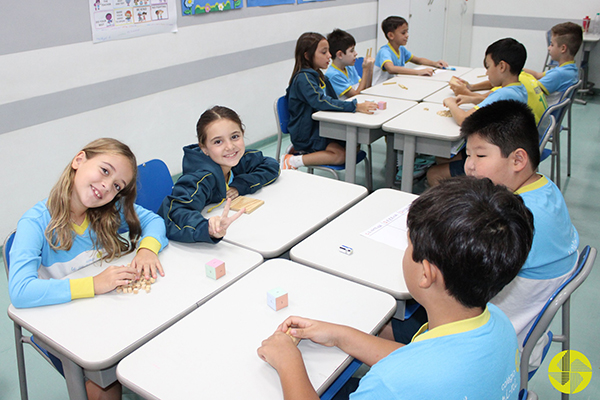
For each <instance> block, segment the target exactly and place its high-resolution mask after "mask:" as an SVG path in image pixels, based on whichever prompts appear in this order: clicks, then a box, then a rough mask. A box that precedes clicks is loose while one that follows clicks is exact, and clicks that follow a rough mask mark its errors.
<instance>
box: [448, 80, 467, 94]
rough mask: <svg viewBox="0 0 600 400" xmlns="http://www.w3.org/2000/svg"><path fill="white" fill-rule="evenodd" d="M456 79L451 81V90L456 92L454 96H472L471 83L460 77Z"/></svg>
mask: <svg viewBox="0 0 600 400" xmlns="http://www.w3.org/2000/svg"><path fill="white" fill-rule="evenodd" d="M454 78H456V79H452V80H450V89H452V91H453V92H454V94H456V95H459V94H470V93H471V89H470V86H469V82H467V81H465V80H464V79H461V78H459V77H454Z"/></svg>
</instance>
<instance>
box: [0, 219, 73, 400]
mask: <svg viewBox="0 0 600 400" xmlns="http://www.w3.org/2000/svg"><path fill="white" fill-rule="evenodd" d="M15 234H16V231H12V232H11V233H10V234H9V235H8V236H7V237H6V240H4V245H3V246H2V258H3V259H4V269H5V270H6V276H7V277H8V271H9V270H10V249H11V247H12V245H13V241H14V239H15ZM14 332H15V348H16V351H17V369H18V372H19V387H20V389H21V399H22V400H27V398H28V395H27V376H26V372H25V353H24V351H23V343H27V344H30V345H31V346H32V347H33V348H34V349H35V350H36V351H37V352H38V353H39V354H40V355H41V356H42V357H43V358H44V359H45V360H46V361H48V362H49V363H50V364H51V365H52V366H54V368H56V370H57V371H58V372H59V373H60V374H61V375H63V376H64V372H63V368H62V363H61V362H60V360H59V359H58V358H57V357H55V356H54V355H53V354H51V353H49V352H48V351H46V350H45V349H44V348H42V347H40V346H39V345H38V344H37V343H35V341H34V339H33V336H24V335H23V331H22V330H21V325H19V324H17V323H16V322H14Z"/></svg>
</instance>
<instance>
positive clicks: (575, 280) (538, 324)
mask: <svg viewBox="0 0 600 400" xmlns="http://www.w3.org/2000/svg"><path fill="white" fill-rule="evenodd" d="M595 260H596V249H595V248H593V247H590V246H586V247H585V248H584V249H583V251H582V252H581V253H580V254H579V260H578V261H577V268H576V269H575V271H574V272H573V274H572V275H571V277H569V279H567V281H566V282H565V283H563V284H562V285H561V286H560V287H559V288H558V289H557V290H556V291H555V292H554V293H553V294H552V296H550V298H549V299H548V301H547V302H546V304H545V305H544V307H543V308H542V310H541V311H540V313H539V314H538V316H537V318H536V319H535V321H534V322H533V325H532V326H531V329H530V330H529V332H528V333H527V336H526V337H525V340H524V341H523V353H522V354H521V365H520V374H521V390H523V389H524V390H525V391H527V385H528V383H529V379H531V378H532V377H533V375H534V374H535V372H536V371H537V370H533V371H529V358H530V357H531V353H532V351H533V349H534V347H535V345H536V344H537V342H538V341H539V339H540V338H541V337H542V336H543V335H548V336H549V339H550V341H549V342H548V345H547V346H546V348H545V349H544V353H543V355H542V360H543V357H544V356H545V355H546V353H547V352H548V348H549V347H550V344H551V343H552V342H560V343H562V351H565V350H569V349H570V346H571V342H570V339H571V294H572V293H573V292H574V291H575V289H577V288H578V287H579V286H581V284H582V283H583V282H584V281H585V279H586V278H587V277H588V275H589V274H590V271H591V270H592V267H593V266H594V261H595ZM561 307H562V328H561V333H562V334H561V335H552V332H547V330H548V326H550V323H551V322H552V319H554V316H555V315H556V313H557V312H558V310H559V309H560V308H561ZM532 394H533V395H535V393H534V392H532V391H529V397H527V398H532ZM535 398H537V397H535ZM564 398H567V399H568V398H569V395H568V394H566V395H565V394H563V399H564Z"/></svg>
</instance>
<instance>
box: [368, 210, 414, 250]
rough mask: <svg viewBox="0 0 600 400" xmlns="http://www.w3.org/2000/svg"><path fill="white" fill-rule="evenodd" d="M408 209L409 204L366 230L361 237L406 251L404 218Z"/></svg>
mask: <svg viewBox="0 0 600 400" xmlns="http://www.w3.org/2000/svg"><path fill="white" fill-rule="evenodd" d="M409 208H410V204H408V205H407V206H405V207H403V208H401V209H399V210H398V211H396V212H395V213H393V214H392V215H390V216H389V217H387V218H385V219H384V220H383V221H381V222H379V223H377V224H375V225H374V226H373V227H371V228H369V229H367V230H366V231H364V232H363V233H361V235H363V236H365V237H368V238H370V239H373V240H376V241H378V242H381V243H384V244H387V245H389V246H392V247H395V248H397V249H400V250H404V249H406V247H408V240H407V239H406V232H407V231H408V228H407V227H406V216H407V215H408V209H409Z"/></svg>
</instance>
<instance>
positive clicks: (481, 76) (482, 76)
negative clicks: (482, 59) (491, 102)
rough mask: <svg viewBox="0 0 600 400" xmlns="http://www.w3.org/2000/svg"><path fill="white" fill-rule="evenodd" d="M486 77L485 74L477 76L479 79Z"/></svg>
mask: <svg viewBox="0 0 600 400" xmlns="http://www.w3.org/2000/svg"><path fill="white" fill-rule="evenodd" d="M486 76H487V75H486V74H483V75H479V76H477V77H478V78H485V77H486Z"/></svg>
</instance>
